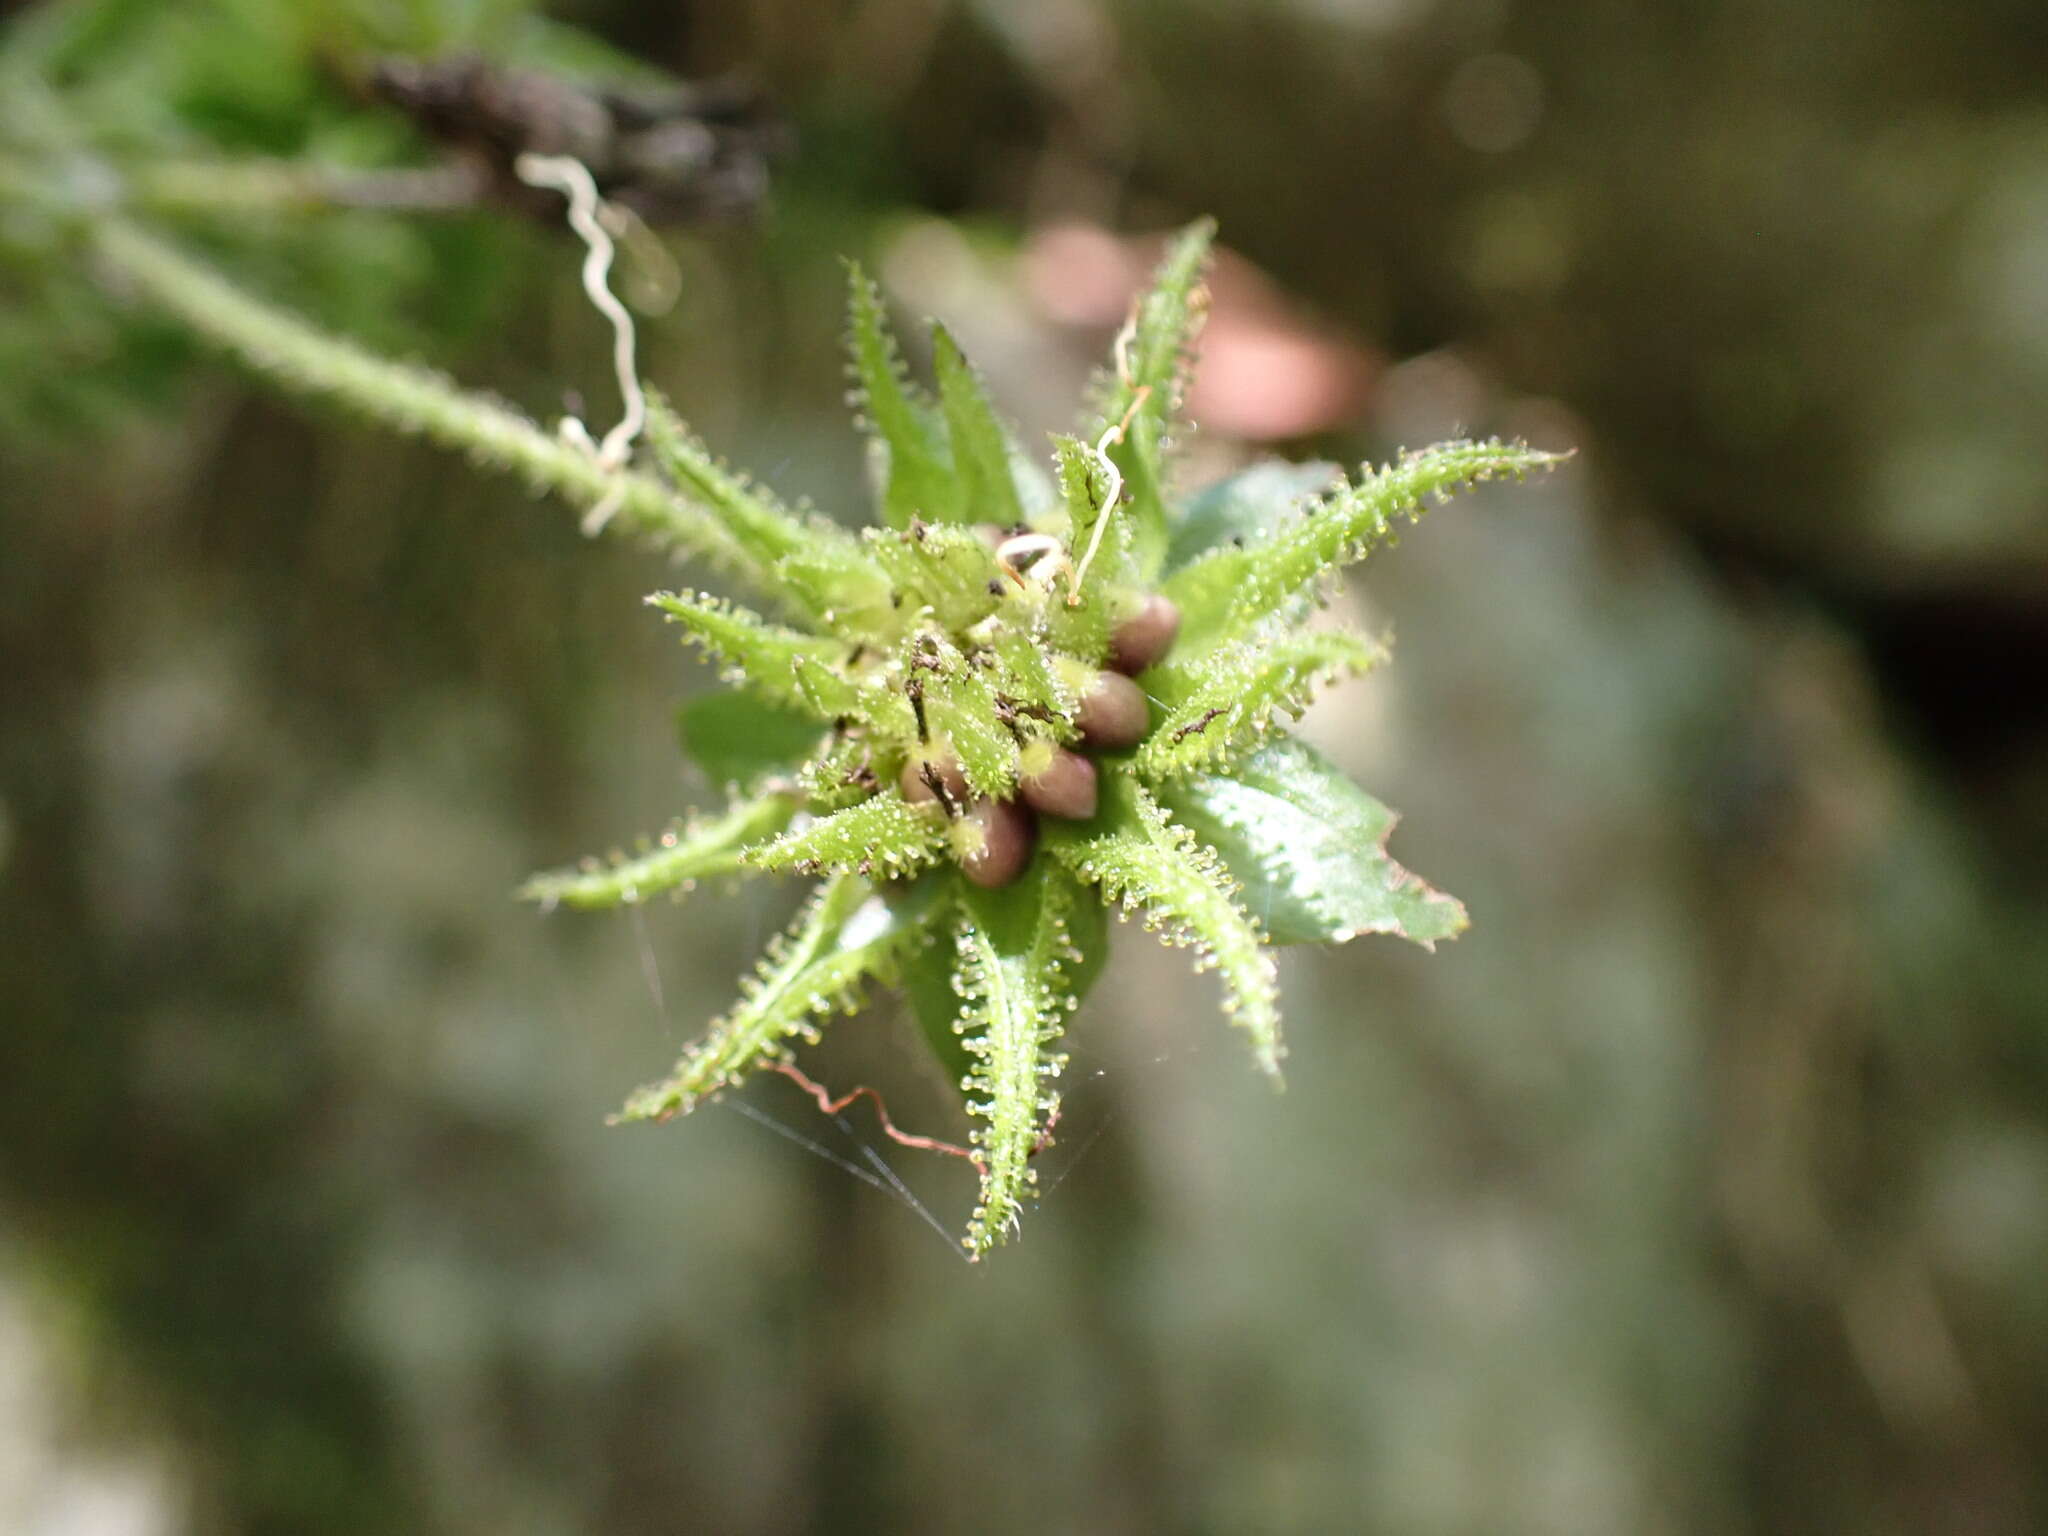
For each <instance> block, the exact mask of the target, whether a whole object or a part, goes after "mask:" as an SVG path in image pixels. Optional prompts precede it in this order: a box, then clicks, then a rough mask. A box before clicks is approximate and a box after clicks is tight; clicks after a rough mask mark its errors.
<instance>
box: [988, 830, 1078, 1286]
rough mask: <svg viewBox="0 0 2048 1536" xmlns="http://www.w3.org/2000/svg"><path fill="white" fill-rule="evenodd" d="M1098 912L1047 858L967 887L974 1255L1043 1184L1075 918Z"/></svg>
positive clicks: (995, 1239)
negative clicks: (977, 1169) (995, 886)
mask: <svg viewBox="0 0 2048 1536" xmlns="http://www.w3.org/2000/svg"><path fill="white" fill-rule="evenodd" d="M1084 909H1085V910H1088V911H1099V910H1100V909H1099V907H1098V906H1097V905H1096V903H1095V902H1093V901H1092V900H1089V899H1088V898H1087V897H1086V895H1085V893H1083V892H1082V891H1081V889H1080V887H1079V886H1078V885H1077V884H1076V883H1075V881H1074V878H1073V876H1072V875H1070V874H1069V873H1068V872H1067V871H1066V870H1065V869H1063V868H1062V867H1060V866H1059V865H1058V864H1056V863H1055V862H1053V861H1052V860H1049V859H1040V860H1038V861H1036V863H1034V864H1033V866H1032V867H1031V869H1030V870H1029V871H1028V872H1027V873H1026V874H1025V875H1024V877H1023V878H1022V879H1021V880H1019V881H1018V882H1017V883H1016V884H1014V885H1012V886H1009V887H1007V888H1005V889H1003V890H999V891H983V890H975V889H972V888H967V889H965V890H964V891H963V900H962V903H961V908H960V922H959V927H958V932H957V944H958V951H959V960H960V967H959V971H958V973H957V974H956V977H955V990H956V991H957V993H958V995H959V997H960V1000H961V1012H960V1020H959V1025H958V1028H959V1029H960V1031H961V1033H962V1035H963V1037H964V1038H965V1040H966V1046H967V1053H968V1055H969V1056H970V1057H971V1058H972V1062H973V1065H972V1067H971V1069H970V1072H969V1080H968V1090H967V1091H968V1103H967V1110H968V1113H969V1114H970V1115H973V1116H975V1117H976V1118H977V1119H979V1120H981V1121H983V1122H984V1123H983V1124H981V1125H979V1126H977V1127H976V1128H975V1131H974V1143H975V1145H976V1146H977V1147H978V1148H980V1150H981V1199H980V1203H979V1204H978V1205H976V1207H975V1210H974V1215H973V1218H972V1219H971V1220H970V1221H969V1222H968V1225H967V1248H968V1251H969V1252H971V1253H973V1254H974V1255H975V1256H976V1257H977V1258H978V1257H980V1256H981V1255H982V1254H983V1253H986V1252H987V1251H988V1250H989V1249H990V1248H992V1247H994V1246H995V1245H996V1244H997V1243H999V1242H1002V1241H1003V1240H1004V1239H1005V1238H1006V1237H1008V1236H1009V1235H1010V1233H1011V1232H1012V1231H1013V1230H1014V1229H1015V1225H1016V1221H1017V1217H1018V1214H1019V1212H1020V1211H1021V1210H1022V1208H1023V1203H1024V1200H1025V1197H1026V1196H1027V1195H1028V1194H1029V1192H1030V1190H1031V1187H1032V1185H1033V1184H1034V1183H1035V1182H1036V1175H1035V1172H1034V1170H1033V1169H1032V1167H1031V1155H1032V1153H1033V1152H1034V1151H1035V1150H1036V1149H1037V1147H1038V1145H1039V1143H1040V1141H1041V1140H1042V1139H1043V1137H1044V1134H1045V1129H1046V1127H1047V1126H1048V1125H1049V1124H1050V1123H1051V1120H1052V1117H1053V1115H1054V1114H1055V1113H1057V1111H1058V1109H1059V1094H1058V1093H1057V1092H1056V1091H1055V1090H1054V1088H1053V1086H1052V1085H1053V1083H1054V1082H1055V1081H1057V1079H1058V1077H1059V1074H1060V1072H1061V1070H1062V1069H1063V1068H1064V1067H1065V1066H1066V1057H1065V1056H1064V1055H1063V1054H1061V1053H1060V1052H1059V1051H1058V1050H1057V1049H1056V1047H1057V1045H1058V1043H1059V1037H1060V1032H1061V1029H1062V1027H1063V1026H1064V1025H1065V1023H1066V1019H1067V1015H1068V1014H1069V1013H1071V1012H1072V1011H1073V1008H1074V1005H1075V996H1074V990H1073V988H1072V987H1071V985H1070V984H1069V982H1068V980H1067V977H1068V975H1069V973H1070V972H1071V971H1073V970H1074V969H1075V968H1076V967H1078V965H1079V964H1080V961H1081V958H1082V951H1081V950H1080V949H1079V948H1077V947H1076V944H1075V933H1074V920H1075V916H1076V914H1077V913H1079V912H1081V911H1083V910H1084Z"/></svg>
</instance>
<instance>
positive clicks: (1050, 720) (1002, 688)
mask: <svg viewBox="0 0 2048 1536" xmlns="http://www.w3.org/2000/svg"><path fill="white" fill-rule="evenodd" d="M1047 644H1048V641H1047V639H1046V636H1045V635H1044V633H1043V631H1042V630H1025V629H1022V628H1018V627H1014V626H1012V627H1009V628H1005V629H1004V630H1002V631H1001V632H1000V633H999V634H998V635H997V636H996V637H995V640H994V642H993V643H992V645H991V647H990V648H991V649H992V650H993V651H994V652H995V655H996V661H997V663H998V665H999V668H1000V670H999V671H998V673H997V677H996V688H997V690H998V691H999V692H1000V693H1001V694H1002V696H1003V697H1004V698H1006V699H1008V700H1009V701H1010V703H1011V704H1012V706H1013V707H1015V708H1017V709H1018V710H1019V711H1020V713H1021V714H1022V715H1023V717H1024V719H1025V720H1026V721H1032V720H1036V721H1037V722H1038V723H1039V724H1040V725H1042V726H1043V727H1044V731H1043V732H1042V734H1046V735H1055V736H1058V737H1060V738H1061V739H1062V740H1064V739H1067V738H1068V737H1070V736H1071V735H1072V731H1071V729H1070V728H1069V727H1070V723H1071V721H1072V719H1073V714H1074V706H1075V703H1076V700H1075V698H1074V690H1073V689H1072V688H1071V687H1070V686H1068V683H1067V680H1066V679H1065V678H1064V677H1062V676H1061V675H1060V669H1059V668H1058V667H1057V666H1055V665H1054V664H1053V658H1052V655H1051V653H1050V652H1049V651H1048V650H1047V648H1046V647H1047ZM1027 728H1028V726H1027Z"/></svg>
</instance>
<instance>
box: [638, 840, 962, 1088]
mask: <svg viewBox="0 0 2048 1536" xmlns="http://www.w3.org/2000/svg"><path fill="white" fill-rule="evenodd" d="M929 937H930V935H929V933H928V932H927V930H926V929H925V928H924V927H923V926H921V925H920V924H917V923H915V922H912V921H909V920H907V919H906V918H904V917H903V916H901V915H900V914H899V913H898V912H896V911H895V910H894V909H892V908H891V907H890V905H889V904H888V903H887V902H885V901H884V900H882V898H881V897H879V896H877V895H875V894H874V893H873V887H872V886H870V885H869V884H868V882H867V881H865V880H863V879H861V878H859V877H858V876H855V875H842V876H839V877H838V878H836V879H834V880H831V881H829V882H828V883H826V884H825V885H823V886H821V887H820V888H819V890H818V893H817V894H816V895H815V896H814V897H813V898H812V899H811V900H810V902H809V903H807V904H806V906H805V907H804V910H803V911H802V912H801V913H800V914H799V915H798V917H797V920H796V922H795V924H794V925H793V926H792V927H791V928H790V930H789V932H788V933H786V934H784V935H783V936H782V937H780V938H778V939H777V940H776V941H775V943H774V944H772V945H770V946H769V950H768V954H767V956H766V957H765V959H764V960H763V961H762V963H761V964H760V965H759V966H758V967H757V968H756V970H755V974H754V976H753V977H752V979H750V980H749V981H746V982H743V983H742V984H741V992H742V996H741V999H740V1003H739V1006H738V1007H736V1008H735V1009H733V1011H732V1012H731V1013H729V1014H727V1015H726V1016H725V1017H724V1018H723V1019H720V1020H719V1021H718V1022H716V1023H714V1024H713V1025H712V1026H711V1029H710V1031H709V1032H708V1033H707V1034H706V1035H705V1036H704V1038H703V1039H702V1040H700V1041H698V1042H697V1043H696V1044H695V1045H693V1046H691V1047H690V1049H689V1050H687V1051H686V1052H684V1054H683V1057H682V1060H681V1061H679V1062H678V1063H677V1064H676V1069H675V1071H674V1072H672V1073H671V1074H670V1075H669V1076H668V1077H666V1078H664V1079H663V1080H662V1081H660V1082H657V1083H650V1084H648V1085H647V1086H646V1087H644V1088H642V1089H640V1090H639V1091H638V1092H636V1093H635V1094H633V1096H632V1097H631V1098H629V1099H627V1101H626V1104H625V1107H624V1108H623V1109H621V1110H620V1111H619V1113H618V1114H617V1115H616V1116H615V1117H614V1119H615V1120H666V1119H669V1118H670V1117H671V1116H674V1115H679V1114H684V1113H687V1112H688V1111H689V1110H690V1109H692V1108H694V1107H695V1106H696V1105H697V1104H698V1103H700V1102H701V1101H702V1100H703V1099H704V1098H706V1097H707V1096H709V1095H711V1094H715V1093H717V1092H719V1091H720V1090H722V1089H725V1088H729V1087H732V1086H733V1085H734V1084H736V1083H738V1082H739V1081H740V1079H741V1078H742V1077H744V1076H745V1075H746V1074H747V1073H749V1072H751V1071H753V1070H755V1069H756V1068H758V1067H761V1066H764V1065H769V1064H772V1063H774V1062H777V1061H785V1060H787V1059H788V1058H789V1041H790V1040H791V1039H793V1038H796V1037H799V1036H801V1037H804V1038H806V1039H815V1038H816V1027H815V1025H814V1024H813V1022H812V1021H813V1020H814V1019H815V1018H816V1017H817V1015H819V1014H821V1013H825V1012H828V1011H830V1010H833V1009H838V1010H840V1011H842V1012H849V1013H850V1012H852V1011H853V1009H854V1008H855V1007H856V1006H857V1005H858V1002H859V992H860V988H861V987H862V985H863V984H864V983H866V982H868V981H870V980H875V981H882V982H889V981H892V980H894V978H895V976H896V973H897V966H898V965H899V964H900V962H901V960H902V958H903V956H904V955H905V954H907V953H910V952H912V951H913V950H915V949H916V948H917V947H919V946H920V945H922V944H924V943H927V942H928V941H929Z"/></svg>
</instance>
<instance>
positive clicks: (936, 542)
mask: <svg viewBox="0 0 2048 1536" xmlns="http://www.w3.org/2000/svg"><path fill="white" fill-rule="evenodd" d="M864 542H865V548H866V552H867V554H868V557H869V558H870V559H872V560H873V561H874V562H875V564H876V566H877V567H879V568H880V569H881V570H882V571H884V572H886V573H887V575H888V578H889V580H890V581H891V582H892V583H893V584H894V587H895V590H896V592H897V594H898V595H899V596H900V597H901V599H902V602H903V605H904V608H905V610H906V611H909V610H913V609H917V608H929V609H930V610H931V611H932V613H933V615H934V616H935V617H936V618H937V619H938V621H939V622H940V623H941V624H942V625H944V626H945V627H946V628H947V629H950V630H962V629H966V628H968V627H969V626H971V625H973V624H976V623H979V622H980V621H981V620H982V619H984V618H986V617H988V615H989V614H991V613H993V612H994V611H995V608H996V604H997V603H998V602H1000V601H1001V600H1002V587H1001V585H1000V583H999V582H998V577H999V576H1000V574H1001V569H1002V568H1001V567H1000V566H998V565H997V564H996V557H995V554H994V552H993V551H991V550H990V549H989V547H988V546H987V545H986V544H984V543H983V542H982V541H981V537H980V535H978V534H976V533H975V532H974V531H973V530H972V529H969V528H960V527H952V526H947V525H944V524H937V523H926V522H923V521H919V522H915V523H912V524H911V526H910V527H909V528H908V529H906V530H903V531H901V532H898V531H897V530H895V529H891V528H870V529H868V530H867V535H866V538H865V541H864Z"/></svg>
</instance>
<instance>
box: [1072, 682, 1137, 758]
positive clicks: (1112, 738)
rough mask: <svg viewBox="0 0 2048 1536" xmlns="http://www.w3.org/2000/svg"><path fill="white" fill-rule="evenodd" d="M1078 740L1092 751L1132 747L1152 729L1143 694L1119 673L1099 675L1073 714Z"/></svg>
mask: <svg viewBox="0 0 2048 1536" xmlns="http://www.w3.org/2000/svg"><path fill="white" fill-rule="evenodd" d="M1074 724H1075V725H1077V726H1079V727H1080V728H1081V740H1082V741H1083V742H1085V743H1086V744H1087V745H1089V746H1091V747H1101V748H1104V749H1106V750H1108V751H1112V752H1114V751H1116V750H1117V749H1118V748H1120V747H1135V746H1136V745H1137V744H1138V743H1139V742H1141V741H1143V740H1144V739H1145V733H1146V732H1147V731H1149V730H1150V729H1151V728H1152V710H1151V706H1150V705H1149V704H1147V702H1146V700H1145V690H1144V689H1142V688H1140V687H1139V686H1138V685H1137V684H1136V683H1134V682H1132V681H1131V680H1130V679H1129V678H1128V677H1125V676H1124V675H1123V674H1122V673H1121V672H1098V673H1096V674H1095V680H1094V682H1092V683H1090V684H1089V686H1088V690H1087V692H1085V693H1083V694H1082V695H1081V702H1080V705H1079V706H1078V707H1077V708H1076V709H1075V711H1074Z"/></svg>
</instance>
